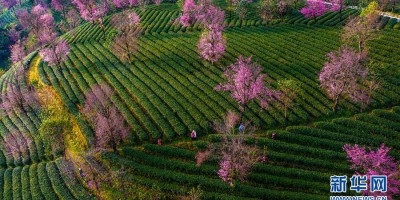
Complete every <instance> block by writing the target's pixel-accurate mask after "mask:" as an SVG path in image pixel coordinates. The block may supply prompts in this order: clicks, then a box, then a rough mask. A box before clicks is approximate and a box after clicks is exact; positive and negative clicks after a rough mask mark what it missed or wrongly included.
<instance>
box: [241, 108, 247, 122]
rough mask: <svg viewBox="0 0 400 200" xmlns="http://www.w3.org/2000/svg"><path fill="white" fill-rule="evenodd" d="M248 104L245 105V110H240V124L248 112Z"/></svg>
mask: <svg viewBox="0 0 400 200" xmlns="http://www.w3.org/2000/svg"><path fill="white" fill-rule="evenodd" d="M246 109H247V105H243V110H242V111H240V124H242V123H243V118H244V113H245V112H246Z"/></svg>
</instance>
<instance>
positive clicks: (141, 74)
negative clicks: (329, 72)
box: [0, 3, 400, 200]
mask: <svg viewBox="0 0 400 200" xmlns="http://www.w3.org/2000/svg"><path fill="white" fill-rule="evenodd" d="M135 11H137V13H138V14H139V16H140V18H141V26H142V29H143V32H142V34H141V35H140V37H139V41H138V48H137V52H135V54H134V58H133V62H132V63H127V62H123V61H121V60H120V59H118V56H116V55H115V54H114V53H113V49H112V45H111V41H112V39H113V37H114V36H115V35H116V30H115V29H113V28H112V27H111V25H110V18H111V16H108V17H106V20H105V32H106V38H104V37H103V34H102V29H101V27H99V26H98V25H97V24H93V23H84V24H82V25H81V26H79V27H77V28H76V29H74V30H72V31H70V32H68V33H66V34H64V35H62V36H61V37H62V38H64V39H66V41H67V42H68V43H69V45H70V48H71V51H70V52H69V54H68V56H67V58H66V60H65V61H64V62H62V64H61V66H59V67H50V66H49V65H48V64H47V63H46V62H43V61H42V60H41V58H40V55H39V54H38V53H37V52H34V53H32V54H30V55H29V56H28V57H27V58H26V60H25V62H24V63H23V65H22V66H20V67H25V69H27V70H30V69H33V68H34V69H37V71H38V75H39V76H38V77H39V79H40V82H41V83H43V84H44V85H45V86H49V87H51V88H53V89H54V90H55V91H56V93H57V94H58V95H59V97H60V98H61V99H62V101H63V102H64V103H65V105H66V107H67V108H68V111H69V113H70V114H71V116H73V118H74V119H75V120H76V122H77V125H78V126H79V128H80V130H81V131H82V133H83V135H84V138H85V140H86V141H85V142H82V143H86V142H87V143H88V144H91V143H93V141H94V138H95V130H94V127H93V126H92V124H91V123H90V122H89V120H87V119H86V118H85V117H84V116H83V113H82V107H83V106H84V104H85V94H86V93H87V92H88V91H89V90H90V88H91V86H93V85H95V84H102V83H107V84H108V85H109V86H111V88H112V89H113V90H114V91H115V95H114V96H113V97H112V99H111V101H112V103H113V104H114V105H115V106H116V107H117V108H118V110H119V111H120V112H121V114H122V115H123V117H124V118H125V119H126V122H127V124H128V125H129V126H130V127H131V133H130V135H129V140H128V142H127V143H126V144H123V145H121V146H119V148H118V151H117V152H109V151H107V152H106V153H102V154H101V155H100V156H99V160H100V161H101V163H102V164H104V165H105V166H106V167H107V169H109V170H119V169H121V168H123V169H124V170H125V171H126V172H127V173H126V174H125V175H124V178H125V179H126V180H128V182H130V183H133V184H134V185H135V187H139V188H141V189H142V190H144V191H146V190H150V191H153V190H156V191H158V192H161V193H163V194H164V195H166V196H167V197H166V199H175V198H176V199H179V197H182V196H185V195H187V194H188V193H189V192H190V191H191V190H192V188H196V187H198V186H200V188H201V190H202V192H203V195H202V199H304V200H309V199H315V200H317V199H321V200H322V199H328V198H329V196H330V195H331V193H330V185H329V181H330V176H333V175H347V176H348V177H351V176H352V175H353V174H354V170H353V169H350V164H349V163H348V162H347V159H346V153H345V151H343V149H342V147H343V146H344V145H345V144H359V145H366V146H368V147H372V148H374V149H376V148H378V147H379V146H380V145H381V144H382V143H384V144H386V145H387V146H389V147H391V148H392V150H391V151H390V155H391V156H393V157H394V158H395V159H396V160H400V107H399V105H400V22H397V21H395V20H389V19H388V18H380V21H379V27H380V31H379V34H378V36H377V37H376V38H375V39H373V40H371V41H368V44H367V46H368V50H369V55H368V56H369V59H370V60H371V61H373V62H375V63H379V64H380V66H381V72H382V73H383V74H384V79H383V80H382V82H381V83H380V88H379V90H377V92H376V93H375V94H374V95H373V100H372V104H371V105H370V107H369V108H368V109H363V108H362V107H361V106H360V105H359V104H357V103H353V102H351V101H349V100H345V101H344V102H342V103H341V104H340V106H339V107H340V108H339V110H338V112H333V111H332V100H330V99H329V98H328V97H327V95H326V93H325V91H323V90H322V89H321V88H320V82H319V79H318V75H319V73H320V71H321V69H322V67H323V65H324V63H325V62H326V61H327V57H326V54H327V53H329V52H331V51H334V50H337V49H338V48H339V47H340V46H341V45H342V41H341V39H340V37H341V36H340V35H341V33H342V31H343V29H342V28H343V25H344V24H345V22H346V20H347V18H348V17H349V16H355V15H358V14H359V13H360V11H357V10H352V9H348V10H345V11H343V17H342V18H340V17H339V14H338V13H337V12H328V13H326V14H325V15H323V16H320V17H318V18H317V21H314V20H313V19H307V18H304V17H303V15H301V14H300V13H298V14H294V15H292V16H290V17H285V18H284V19H278V20H272V21H269V22H268V23H265V22H264V21H263V20H261V19H260V18H259V17H258V16H257V15H256V14H255V13H252V12H251V13H250V14H249V15H248V17H247V18H246V19H243V20H242V19H239V18H238V17H237V16H232V17H227V18H226V20H225V22H224V24H225V26H226V29H225V31H224V35H225V36H226V39H227V50H226V54H225V56H224V57H223V58H222V59H221V60H220V61H218V62H215V63H213V64H212V63H210V62H207V61H204V60H202V59H201V58H200V57H199V54H198V52H197V43H198V41H199V36H200V34H201V27H200V26H199V24H194V25H193V26H189V27H183V26H182V25H175V24H174V23H173V22H174V20H175V19H176V18H177V17H179V15H180V12H181V11H180V10H179V9H178V7H177V6H176V5H175V4H171V3H163V4H161V5H160V6H155V5H151V6H148V8H146V9H145V10H142V9H138V8H135ZM0 19H1V20H2V21H3V20H4V21H12V20H14V16H12V15H11V14H10V13H4V14H3V15H1V16H0ZM0 25H1V23H0ZM239 55H243V56H246V57H248V56H252V58H253V60H254V61H256V62H257V63H259V64H261V65H262V67H263V73H266V74H268V80H269V82H271V83H272V87H273V88H275V87H276V86H277V85H276V82H277V81H279V80H284V79H291V80H294V81H296V83H297V84H298V86H299V87H300V88H301V90H302V91H303V93H302V95H301V96H299V98H296V99H295V100H294V103H295V106H294V107H293V109H291V110H290V112H289V115H288V117H285V116H284V111H283V110H282V109H281V108H280V107H279V106H278V105H279V104H281V103H282V102H277V103H275V104H274V103H273V104H271V105H270V107H269V108H268V109H267V110H264V111H260V105H259V104H258V103H254V104H250V106H249V109H248V111H247V112H246V113H245V116H244V118H245V119H246V120H249V121H252V123H253V124H254V125H256V126H258V127H259V130H258V131H257V132H256V134H254V136H253V137H248V138H246V143H247V144H254V145H256V146H258V147H259V148H264V147H266V148H267V162H266V163H259V164H256V165H255V166H254V167H253V170H252V173H250V175H249V176H248V180H247V181H246V182H237V183H235V186H234V187H231V186H230V185H229V184H228V183H226V182H223V181H222V180H221V179H220V178H219V177H218V174H217V171H218V170H219V160H218V159H217V158H216V157H215V156H213V155H211V156H210V159H208V160H207V161H205V163H203V164H202V165H201V166H196V159H195V155H196V153H197V152H198V151H200V150H204V149H205V148H207V146H208V145H209V144H211V143H212V144H214V145H217V146H218V145H219V144H220V142H221V138H222V136H221V135H220V134H215V132H214V131H213V129H212V122H213V121H214V120H218V119H222V118H223V117H224V116H225V114H226V112H227V110H231V111H234V112H237V113H239V112H240V111H239V107H238V105H237V103H236V102H235V101H234V100H233V99H232V98H231V96H230V94H229V93H228V92H220V91H216V90H214V88H215V86H217V85H218V84H219V83H222V82H224V81H225V78H224V76H223V75H224V70H225V69H226V67H227V66H229V65H230V64H231V63H234V62H235V61H236V59H237V57H238V56H239ZM17 71H18V67H12V68H10V69H9V70H8V71H7V72H6V73H5V74H4V75H2V76H1V78H0V89H1V92H2V94H7V93H9V92H10V90H9V89H8V88H10V87H11V85H17V86H18V88H19V89H20V90H21V91H24V90H28V89H30V88H32V87H39V86H38V84H37V83H32V82H30V81H29V78H27V75H26V76H23V75H21V74H19V73H17ZM37 89H38V88H37ZM24 110H25V112H19V111H17V110H15V111H12V112H8V113H2V114H1V117H0V140H1V141H3V140H5V139H4V138H5V137H6V135H7V134H17V133H23V134H25V135H26V136H28V137H31V138H33V141H32V144H31V145H29V149H28V153H29V159H20V158H15V157H12V156H7V152H6V149H5V147H3V146H2V147H0V199H7V200H10V199H14V200H18V199H24V200H28V199H47V200H53V199H65V200H67V199H68V200H69V199H96V196H98V194H95V192H94V191H93V189H91V186H89V185H90V184H89V183H88V182H86V180H85V176H82V174H81V176H79V172H77V169H75V171H76V172H77V173H70V172H68V169H67V168H66V165H67V163H66V162H65V157H64V156H54V155H52V154H49V153H48V152H46V149H45V147H44V146H45V145H44V144H43V141H44V138H42V136H41V135H40V134H39V132H40V130H39V129H40V127H41V124H42V121H43V116H41V114H40V113H38V112H36V110H35V109H34V108H32V107H30V106H29V105H24ZM192 130H196V131H197V134H198V136H199V138H198V140H196V141H189V139H190V137H189V134H190V132H191V131H192ZM272 134H274V136H273V137H272ZM158 139H162V141H163V144H162V145H156V143H157V140H158ZM74 164H76V165H77V166H75V168H78V167H80V166H82V165H83V164H82V163H79V164H77V163H74ZM75 174H77V175H75ZM102 186H103V187H108V185H107V184H105V185H102ZM110 187H111V186H110ZM118 187H131V186H117V188H118ZM348 194H351V195H357V194H356V193H355V192H354V193H352V192H350V193H348ZM113 195H115V193H112V192H110V193H107V192H106V193H104V194H101V196H103V197H104V199H116V198H115V196H113ZM128 196H129V195H128ZM113 197H114V198H113ZM396 198H397V199H399V197H395V199H396ZM128 199H136V198H133V197H132V198H128ZM139 199H140V198H139ZM142 199H146V197H142Z"/></svg>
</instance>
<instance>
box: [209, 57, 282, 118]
mask: <svg viewBox="0 0 400 200" xmlns="http://www.w3.org/2000/svg"><path fill="white" fill-rule="evenodd" d="M261 72H262V67H261V66H260V65H259V64H257V63H255V62H252V61H251V57H248V58H243V56H239V58H238V60H237V62H236V63H234V64H231V65H230V66H229V68H228V69H227V70H225V73H224V74H225V77H226V79H227V83H224V84H220V85H218V86H217V87H215V90H222V91H231V92H232V95H231V96H232V98H233V99H235V100H236V102H237V103H238V104H239V106H240V111H241V121H242V120H243V115H244V113H245V112H246V110H247V108H248V105H249V104H250V103H251V102H253V101H255V100H258V101H259V102H260V106H261V108H264V109H265V108H267V107H268V105H269V104H270V103H271V102H272V101H276V100H278V99H279V98H280V95H281V94H280V93H279V92H276V91H274V90H272V89H270V88H269V87H268V86H267V84H266V82H265V78H266V74H261Z"/></svg>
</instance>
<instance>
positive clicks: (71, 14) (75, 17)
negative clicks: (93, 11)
mask: <svg viewBox="0 0 400 200" xmlns="http://www.w3.org/2000/svg"><path fill="white" fill-rule="evenodd" d="M66 22H67V25H68V26H69V30H72V29H74V28H76V27H78V26H79V24H80V23H81V17H80V16H79V14H78V12H76V10H75V9H71V10H69V11H68V13H67V16H66Z"/></svg>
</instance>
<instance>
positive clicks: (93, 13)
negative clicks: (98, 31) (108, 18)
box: [72, 0, 109, 23]
mask: <svg viewBox="0 0 400 200" xmlns="http://www.w3.org/2000/svg"><path fill="white" fill-rule="evenodd" d="M72 3H73V4H75V5H76V7H77V8H78V10H79V13H80V14H81V17H82V18H83V19H84V20H86V21H90V22H93V23H95V22H99V21H101V20H102V18H103V17H104V16H105V15H106V14H107V12H108V9H109V7H108V4H107V2H105V1H101V2H100V3H97V2H96V1H95V0H73V1H72Z"/></svg>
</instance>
